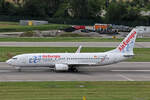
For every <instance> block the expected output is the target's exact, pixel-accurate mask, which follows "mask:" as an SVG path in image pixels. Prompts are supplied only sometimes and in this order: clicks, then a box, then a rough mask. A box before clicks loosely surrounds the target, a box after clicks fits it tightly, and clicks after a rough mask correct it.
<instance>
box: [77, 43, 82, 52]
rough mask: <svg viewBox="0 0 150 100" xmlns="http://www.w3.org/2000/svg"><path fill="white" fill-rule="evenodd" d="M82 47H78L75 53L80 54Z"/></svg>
mask: <svg viewBox="0 0 150 100" xmlns="http://www.w3.org/2000/svg"><path fill="white" fill-rule="evenodd" d="M81 48H82V46H81V45H80V46H79V47H78V49H77V51H76V53H80V51H81Z"/></svg>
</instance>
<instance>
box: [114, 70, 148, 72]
mask: <svg viewBox="0 0 150 100" xmlns="http://www.w3.org/2000/svg"><path fill="white" fill-rule="evenodd" d="M111 71H112V72H150V70H111Z"/></svg>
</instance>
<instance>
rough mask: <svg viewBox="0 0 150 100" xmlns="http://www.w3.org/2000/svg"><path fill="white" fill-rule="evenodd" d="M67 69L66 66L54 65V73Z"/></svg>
mask: <svg viewBox="0 0 150 100" xmlns="http://www.w3.org/2000/svg"><path fill="white" fill-rule="evenodd" d="M68 69H69V67H68V65H66V64H56V65H55V71H68Z"/></svg>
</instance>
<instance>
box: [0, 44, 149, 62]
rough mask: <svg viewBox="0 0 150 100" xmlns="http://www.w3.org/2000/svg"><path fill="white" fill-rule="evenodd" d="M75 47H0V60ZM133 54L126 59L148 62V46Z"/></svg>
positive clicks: (94, 49) (63, 51) (90, 50)
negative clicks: (131, 57) (130, 57)
mask: <svg viewBox="0 0 150 100" xmlns="http://www.w3.org/2000/svg"><path fill="white" fill-rule="evenodd" d="M76 49H77V48H75V47H0V61H6V60H7V59H9V58H11V57H12V56H15V55H18V54H24V53H59V52H62V53H65V52H75V51H76ZM112 49H113V48H98V47H86V48H83V49H82V50H81V52H105V51H109V50H112ZM134 52H135V56H134V57H133V59H130V60H128V61H131V62H150V57H149V55H150V48H135V49H134Z"/></svg>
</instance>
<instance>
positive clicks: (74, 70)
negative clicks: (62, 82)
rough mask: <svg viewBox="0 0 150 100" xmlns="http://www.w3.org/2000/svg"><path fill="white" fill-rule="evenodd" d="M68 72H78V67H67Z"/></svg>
mask: <svg viewBox="0 0 150 100" xmlns="http://www.w3.org/2000/svg"><path fill="white" fill-rule="evenodd" d="M69 71H70V72H79V71H78V69H77V68H76V67H71V68H70V69H69Z"/></svg>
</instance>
